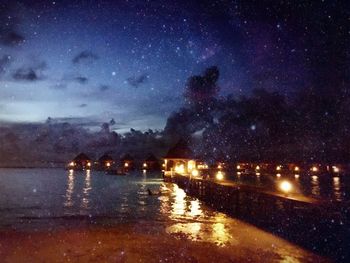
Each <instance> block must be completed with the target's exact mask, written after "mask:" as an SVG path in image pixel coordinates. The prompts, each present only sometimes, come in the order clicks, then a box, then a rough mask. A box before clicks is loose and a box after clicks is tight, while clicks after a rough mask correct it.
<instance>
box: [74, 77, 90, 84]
mask: <svg viewBox="0 0 350 263" xmlns="http://www.w3.org/2000/svg"><path fill="white" fill-rule="evenodd" d="M74 80H75V81H77V82H78V83H80V84H87V83H88V81H89V79H88V78H87V77H83V76H78V77H76V78H74Z"/></svg>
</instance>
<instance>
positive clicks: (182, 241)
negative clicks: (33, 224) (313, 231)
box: [0, 219, 329, 263]
mask: <svg viewBox="0 0 350 263" xmlns="http://www.w3.org/2000/svg"><path fill="white" fill-rule="evenodd" d="M230 220H231V222H230V223H229V225H230V227H229V229H224V228H222V226H221V225H220V224H201V223H200V222H199V223H198V222H193V223H188V222H177V223H174V224H171V225H166V224H165V223H162V222H139V223H129V224H120V225H114V226H110V227H106V226H92V225H90V224H84V225H82V226H75V227H61V228H57V229H55V230H51V231H47V230H46V231H45V230H41V231H37V232H33V231H14V230H12V231H10V230H6V231H0V262H26V263H27V262H50V263H51V262H52V263H53V262H148V263H150V262H217V263H221V262H223V263H224V262H328V261H329V260H327V259H326V258H322V257H320V256H317V255H315V254H313V253H311V252H309V251H306V250H304V249H302V248H300V247H298V246H296V245H293V244H291V243H289V242H287V241H285V240H283V239H281V238H278V237H276V236H273V235H271V234H269V233H267V232H265V231H262V230H260V229H257V228H255V227H254V226H251V225H249V224H246V223H244V222H241V221H239V220H236V219H230ZM226 223H227V222H226Z"/></svg>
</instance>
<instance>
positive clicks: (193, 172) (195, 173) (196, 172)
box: [191, 169, 199, 177]
mask: <svg viewBox="0 0 350 263" xmlns="http://www.w3.org/2000/svg"><path fill="white" fill-rule="evenodd" d="M191 173H192V176H194V177H196V176H198V175H199V172H198V170H196V169H194V170H192V172H191Z"/></svg>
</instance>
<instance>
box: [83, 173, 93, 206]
mask: <svg viewBox="0 0 350 263" xmlns="http://www.w3.org/2000/svg"><path fill="white" fill-rule="evenodd" d="M90 191H91V171H90V170H86V176H85V181H84V188H83V199H82V204H81V207H82V208H83V209H88V208H89V203H90V196H89V194H90Z"/></svg>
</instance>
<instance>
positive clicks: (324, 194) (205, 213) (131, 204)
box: [0, 169, 350, 229]
mask: <svg viewBox="0 0 350 263" xmlns="http://www.w3.org/2000/svg"><path fill="white" fill-rule="evenodd" d="M348 178H349V177H346V176H340V177H333V176H309V175H305V176H302V175H301V176H300V177H299V178H294V177H289V178H287V177H283V175H282V176H281V177H279V178H277V177H275V176H268V175H260V176H256V175H240V176H231V177H230V179H231V180H234V181H236V182H238V183H242V184H252V185H259V186H263V187H266V188H275V189H276V188H277V185H278V183H279V182H280V181H282V180H289V181H290V182H291V183H292V184H293V186H294V190H295V191H299V192H301V193H303V194H306V195H310V196H314V197H318V198H324V199H325V198H326V199H333V200H338V201H341V202H343V201H349V200H350V198H349V193H350V181H349V179H348ZM147 189H151V190H152V191H153V192H155V193H156V192H158V191H159V190H160V189H162V192H163V194H162V195H152V196H150V195H149V194H148V192H147ZM193 219H196V220H198V219H199V220H204V221H205V220H207V221H215V220H217V219H218V214H217V213H216V212H215V211H213V210H211V209H210V208H208V207H205V206H203V205H202V203H201V202H200V201H199V200H197V199H194V198H191V197H189V196H187V195H186V193H185V192H184V191H183V190H182V189H180V188H177V187H176V186H174V185H172V184H167V185H166V184H164V183H163V180H162V177H161V174H160V173H142V172H133V173H131V174H129V175H127V176H116V175H108V174H105V173H104V172H98V171H66V170H63V169H0V228H5V229H8V228H16V229H18V228H20V229H36V228H42V227H55V226H57V225H63V226H65V225H69V224H74V223H77V222H82V221H83V222H84V221H86V222H88V223H96V224H99V223H103V224H107V223H108V224H109V223H111V224H112V223H118V222H119V223H120V222H137V221H139V220H146V221H153V222H154V221H158V222H165V223H166V222H169V221H171V222H173V221H181V222H192V220H193Z"/></svg>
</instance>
